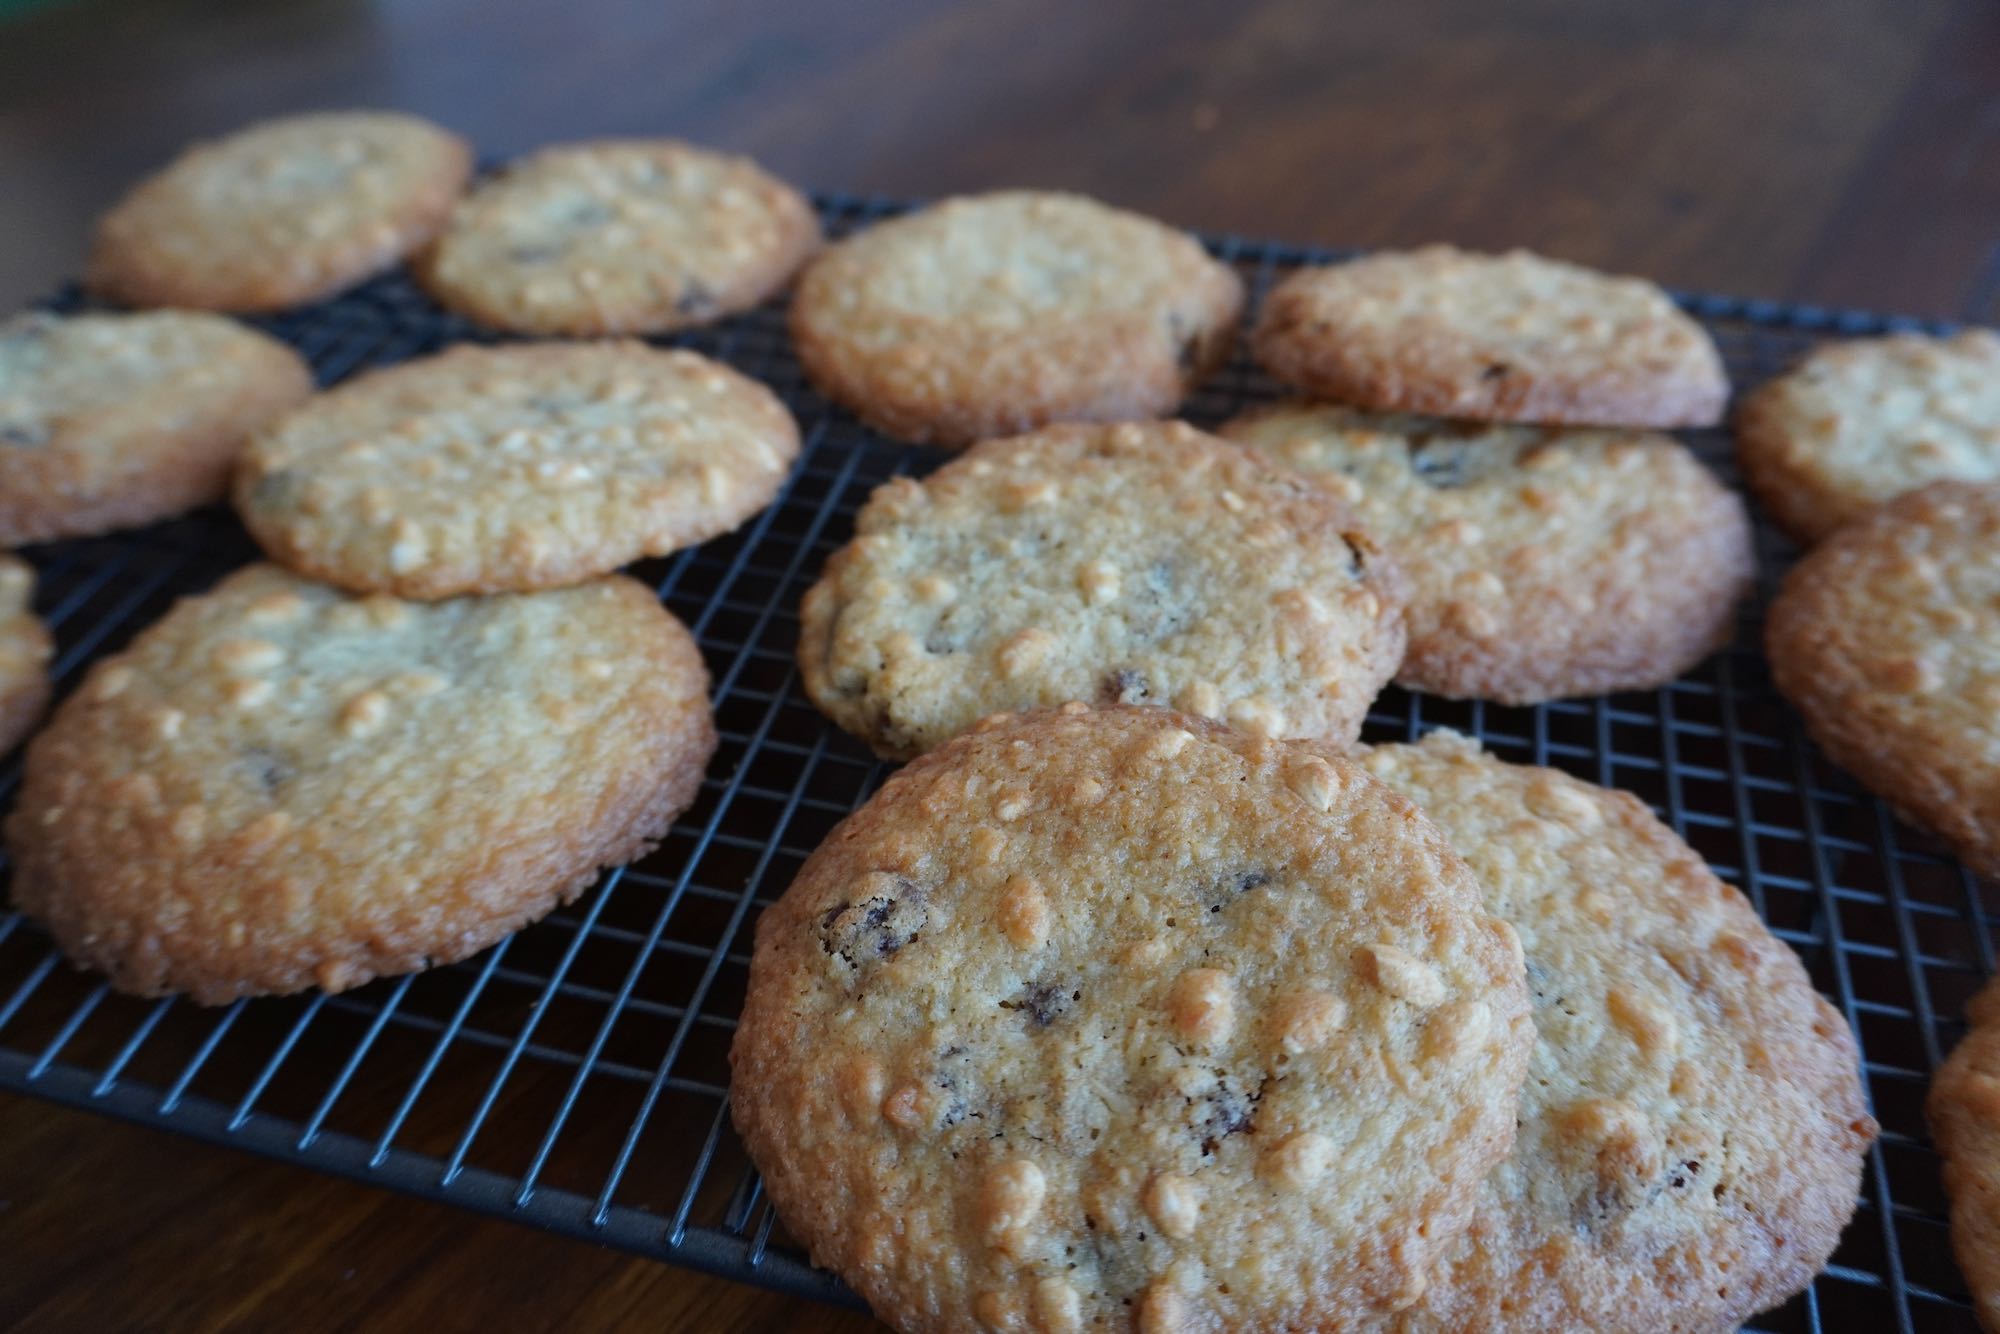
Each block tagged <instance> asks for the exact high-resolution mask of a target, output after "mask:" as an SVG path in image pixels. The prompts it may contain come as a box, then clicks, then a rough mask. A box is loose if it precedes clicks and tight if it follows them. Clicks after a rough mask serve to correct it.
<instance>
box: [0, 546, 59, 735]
mask: <svg viewBox="0 0 2000 1334" xmlns="http://www.w3.org/2000/svg"><path fill="white" fill-rule="evenodd" d="M34 593H35V571H34V569H33V568H32V567H30V566H29V564H28V563H27V562H26V561H24V560H17V559H16V558H14V557H13V556H5V555H0V754H5V753H6V752H7V751H10V750H12V749H14V747H15V746H16V745H17V744H18V743H19V742H20V741H21V739H22V738H23V737H25V736H27V735H28V730H29V729H30V728H32V727H33V726H34V725H35V721H36V720H37V719H38V718H40V717H41V716H42V710H43V709H44V708H46V707H48V702H49V658H50V656H51V655H52V654H53V653H54V652H55V641H54V640H53V639H51V638H49V632H48V630H47V629H46V628H44V626H43V625H42V623H41V622H40V621H39V620H37V619H36V618H35V613H34V612H33V610H31V603H32V601H33V599H34Z"/></svg>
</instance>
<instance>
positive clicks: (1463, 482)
mask: <svg viewBox="0 0 2000 1334" xmlns="http://www.w3.org/2000/svg"><path fill="white" fill-rule="evenodd" d="M1222 434H1223V435H1224V436H1227V437H1229V438H1231V439H1234V440H1238V441H1241V442H1242V443H1244V444H1247V445H1249V446H1251V447H1252V448H1254V449H1256V450H1257V451H1258V452H1260V453H1262V454H1263V455H1265V456H1266V457H1268V458H1270V459H1272V460H1273V461H1275V462H1278V463H1282V464H1284V465H1286V466H1288V467H1292V468H1296V469H1298V470H1299V471H1300V472H1303V473H1305V474H1307V475H1308V476H1310V477H1312V478H1314V479H1316V480H1318V481H1319V482H1321V483H1322V484H1324V485H1325V486H1327V487H1328V488H1329V489H1331V490H1332V491H1333V492H1334V493H1335V494H1336V495H1338V496H1339V497H1340V498H1341V499H1343V500H1345V501H1346V502H1348V503H1349V504H1350V505H1352V506H1353V507H1354V512H1355V515H1356V517H1357V518H1359V519H1360V520H1361V522H1362V523H1364V524H1366V525H1367V527H1368V530H1369V531H1370V532H1372V533H1374V534H1375V535H1376V536H1377V537H1379V538H1380V539H1381V541H1382V544H1383V545H1384V546H1385V547H1387V548H1388V549H1389V552H1390V554H1392V555H1393V556H1394V557H1395V558H1396V562H1397V564H1399V565H1400V566H1401V567H1402V569H1403V572H1404V573H1405V574H1406V575H1408V576H1409V581H1410V607H1409V612H1408V621H1409V635H1410V647H1409V652H1408V654H1407V655H1406V656H1405V657H1404V659H1403V665H1402V667H1401V668H1399V669H1398V671H1397V673H1396V679H1397V681H1398V682H1400V683H1401V684H1403V685H1405V686H1408V687H1410V688H1411V689H1414V690H1424V691H1429V692H1432V693H1435V694H1440V695H1449V696H1452V697H1454V698H1458V699H1467V698H1471V699H1491V700H1498V701H1500V702H1501V703H1504V704H1535V703H1539V702H1541V701H1543V700H1547V699H1557V698H1561V697H1563V696H1566V695H1598V694H1604V693H1607V692H1609V691H1613V690H1637V689H1641V688H1645V687H1650V686H1656V685H1660V684H1663V683H1665V682H1667V681H1670V680H1672V679H1673V678H1674V677H1676V676H1678V675H1680V674H1681V673H1682V672H1684V671H1686V670H1687V669H1688V668H1690V667H1692V666H1694V664H1695V663H1697V662H1699V661H1700V660H1701V659H1702V658H1704V657H1706V656H1707V655H1708V654H1709V653H1710V652H1712V651H1713V650H1714V649H1715V648H1716V647H1717V646H1718V645H1720V644H1723V643H1725V642H1727V641H1728V639H1729V637H1730V635H1731V634H1732V632H1733V631H1734V630H1735V626H1736V605H1737V603H1738V602H1739V601H1741V599H1742V597H1743V595H1744V594H1745V593H1746V592H1747V591H1748V590H1749V586H1750V582H1751V579H1752V577H1753V575H1754V573H1755V564H1754V561H1753V557H1752V552H1751V538H1750V521H1749V517H1748V516H1747V515H1746V514H1745V513H1744V509H1743V502H1742V501H1741V500H1739V499H1738V498H1737V496H1736V494H1735V493H1734V492H1732V491H1730V490H1729V489H1728V488H1726V487H1724V486H1723V485H1722V484H1721V483H1720V482H1718V481H1717V480H1716V479H1715V476H1714V475H1713V474H1712V473H1710V472H1709V471H1708V469H1707V468H1705V467H1703V466H1702V465H1701V462H1700V461H1699V460H1697V459H1696V458H1695V457H1694V455H1693V454H1691V453H1689V452H1688V450H1687V449H1686V448H1685V447H1684V446H1682V445H1681V444H1680V443H1678V442H1677V441H1675V440H1673V439H1671V438H1669V437H1667V436H1663V435H1655V434H1651V433H1646V432H1639V431H1602V430H1584V429H1567V430H1564V429H1554V428H1541V427H1533V426H1494V425H1485V424H1480V423H1475V422H1453V421H1446V420H1443V419H1441V418H1434V417H1410V416H1403V415H1396V414H1378V413H1368V412H1362V411H1360V410H1358V409H1355V408H1344V407H1338V406H1335V405H1332V404H1311V403H1286V404H1279V405H1276V406H1272V407H1268V408H1264V409H1260V410H1257V411H1253V412H1250V413H1247V414H1245V415H1244V416H1242V417H1239V418H1237V419H1236V420H1235V421H1232V422H1230V423H1228V424H1227V425H1225V426H1224V427H1223V428H1222Z"/></svg>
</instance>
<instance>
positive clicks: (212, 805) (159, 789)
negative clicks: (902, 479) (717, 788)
mask: <svg viewBox="0 0 2000 1334" xmlns="http://www.w3.org/2000/svg"><path fill="white" fill-rule="evenodd" d="M707 687H708V676H707V672H706V671H705V670H704V668H703V666H702V661H701V654H700V652H699V651H698V650H697V649H696V648H695V645H694V641H693V639H691V638H690V637H689V635H688V633H687V631H686V630H684V629H682V628H681V625H680V623H679V622H678V621H676V620H674V619H673V617H671V616H669V615H668V614H667V612H666V611H665V609H664V608H662V607H661V606H660V604H659V602H658V601H657V600H656V599H655V598H654V597H653V595H652V593H651V591H650V590H648V589H647V588H646V587H645V586H644V585H642V584H639V583H637V582H635V581H633V580H630V579H625V578H610V579H601V580H598V581H596V582H594V583H589V584H584V585H581V586H579V587H576V588H569V589H563V590H560V591H557V592H551V593H533V594H502V595H497V596H494V597H489V598H460V599H456V600H454V601H450V602H439V603H410V602H401V601H398V600H397V599H395V598H391V597H386V596H381V595H377V596H373V597H368V598H352V597H349V596H347V595H345V594H342V593H339V592H336V591H335V590H333V589H331V588H328V587H326V586H324V585H322V584H314V583H308V582H307V581H305V580H303V579H299V578H297V577H296V576H294V575H290V574H287V573H285V572H284V571H282V570H279V569H278V568H277V567H275V566H270V565H255V566H251V567H250V568H248V569H245V570H241V571H239V572H237V573H236V574H234V575H231V576H230V577H229V578H228V579H226V580H224V581H223V582H222V584H221V585H219V586H218V587H217V588H216V589H215V590H214V591H213V592H210V593H206V594H203V595H201V596H198V597H192V598H186V599H184V600H182V601H181V602H180V603H178V604H176V606H175V607H174V609H173V610H172V611H170V612H169V613H168V614H167V616H166V617H165V619H163V620H161V621H160V622H159V623H157V624H156V625H154V626H152V627H151V628H149V629H147V630H145V631H144V632H142V633H141V634H140V635H139V637H138V638H137V639H136V640H134V641H133V643H132V646H131V647H130V648H128V649H126V650H125V651H124V652H122V653H118V654H114V655H112V656H111V657H109V658H105V659H103V660H101V661H99V662H98V663H97V664H96V665H95V666H94V667H93V668H92V669H91V671H90V674H89V676H88V677H87V678H86V679H85V681H84V683H83V684H82V686H81V687H79V688H78V690H77V692H76V693H75V694H74V695H72V696H70V698H69V699H68V700H66V701H65V702H64V703H63V705H62V707H61V708H60V709H58V710H57V712H56V716H55V718H54V720H53V721H52V722H51V723H50V724H49V726H48V727H47V729H45V730H44V731H43V732H42V734H41V735H40V736H38V737H36V738H35V740H34V742H33V743H32V744H30V746H29V747H28V761H27V768H26V771H25V775H24V777H23V780H22V785H21V793H20V799H19V801H18V803H17V804H16V806H15V809H14V813H13V815H12V816H11V818H10V819H9V820H8V822H7V831H6V832H7V845H8V847H9V849H10V850H11V852H12V853H13V857H14V866H15V872H14V899H15V902H16V903H17V904H18V905H19V906H20V907H21V908H22V909H23V910H24V911H26V912H27V913H28V914H30V915H31V916H33V917H35V918H37V919H38V920H40V921H41V922H43V923H44V924H45V925H46V926H48V928H49V929H50V931H51V932H53V933H54V935H55V937H56V939H57V941H58V942H59V943H60V944H61V945H62V947H63V949H64V950H65V952H67V953H68V954H69V956H70V957H71V958H72V959H74V960H76V961H77V962H78V963H80V964H84V965H88V966H90V967H92V968H97V969H101V970H102V971H104V972H105V973H107V974H108V975H109V976H110V978H111V980H112V983H113V985H115V986H117V987H118V988H119V989H120V990H123V991H129V992H133V993H136V994H139V995H148V996H156V995H164V994H167V993H170V992H182V991H184V992H187V993H188V994H190V995H191V996H192V997H193V998H194V999H195V1000H196V1001H198V1002H201V1003H203V1004H216V1003H220V1002H223V1001H228V1000H233V999H235V998H236V997H238V996H250V995H259V994H264V993H285V992H292V991H298V990H300V989H302V988H305V987H310V986H315V985H316V986H320V987H323V988H325V989H326V990H328V991H344V990H346V989H347V988H349V987H355V986H359V985H361V984H362V983H363V982H366V981H368V980H369V979H370V978H374V977H381V976H385V975H389V974H394V973H406V972H411V971H413V970H416V969H420V968H427V967H431V966H433V965H436V964H443V963H449V962H452V961H453V960H456V959H461V958H464V957H465V956H467V955H469V954H472V953H474V952H476V951H478V950H481V949H484V948H485V947H486V946H488V945H491V944H492V943H493V942H495V941H496V940H499V939H500V938H501V937H503V936H505V935H507V934H508V933H509V932H512V931H514V930H517V929H518V928H520V927H522V926H525V925H527V924H528V923H529V922H532V921H535V920H536V919H538V918H540V917H541V916H543V915H544V914H545V913H547V912H548V911H549V910H550V909H552V908H554V907H555V906H556V905H557V904H559V903H565V902H568V901H569V900H570V899H573V898H575V897H576V896H577V895H578V894H579V893H581V892H582V891H583V889H584V888H585V887H586V886H588V885H589V884H590V883H591V882H592V881H593V880H595V879H596V877H597V872H598V868H600V867H603V866H610V865H615V864H617V863H620V862H624V861H628V860H630V859H631V858H633V857H637V856H640V855H642V854H643V853H644V852H645V851H647V850H648V849H650V848H651V847H652V846H653V845H654V844H655V843H656V842H658V840H659V839H660V838H661V837H662V836H663V835H664V834H665V833H666V830H667V826H668V824H669V823H670V822H671V821H672V819H673V817H674V815H675V814H677V813H678V812H679V811H681V810H682V809H683V808H685V807H686V806H687V804H688V802H689V801H691V800H692V799H693V797H694V794H695V791H696V790H697V788H698V787H699V786H700V783H701V775H702V770H703V767H704V766H705V765H706V764H707V761H708V757H709V754H710V753H711V752H712V751H713V749H714V747H715V730H714V725H713V723H712V722H711V721H710V718H709V709H708V697H707Z"/></svg>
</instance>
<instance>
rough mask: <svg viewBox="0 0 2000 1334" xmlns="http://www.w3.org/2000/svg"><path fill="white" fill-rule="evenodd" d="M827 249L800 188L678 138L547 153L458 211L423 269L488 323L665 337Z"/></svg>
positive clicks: (449, 299)
mask: <svg viewBox="0 0 2000 1334" xmlns="http://www.w3.org/2000/svg"><path fill="white" fill-rule="evenodd" d="M818 245H819V218H818V216H817V215H816V214H814V212H813V209H812V205H811V204H810V203H808V202H807V201H806V198H805V197H804V196H803V195H801V194H800V193H799V192H798V191H796V190H794V189H792V187H790V186H789V185H786V184H785V183H784V182H783V181H780V180H778V179H777V178H776V177H774V176H772V175H770V174H769V173H768V172H766V171H764V170H763V169H762V168H760V167H759V166H757V164H756V163H754V162H752V161H750V160H749V159H748V158H740V157H728V156H725V155H723V154H721V153H712V152H709V151H707V150H705V149H701V148H696V147H695V146H693V145H692V144H684V143H680V142H678V141H676V140H672V139H617V140H601V141H598V142H594V143H584V144H565V145H562V146H560V147H557V148H546V149H543V150H542V151H541V152H539V153H533V154H530V155H529V156H527V157H525V158H522V159H521V160H519V161H518V162H513V163H510V164H508V166H507V167H506V168H505V169H504V170H502V171H501V172H500V173H499V174H498V175H496V176H494V177H493V178H492V179H491V180H488V181H485V182H483V183H481V184H480V185H479V186H478V188H476V189H475V190H473V192H472V193H471V195H469V196H468V197H467V198H466V199H465V200H464V201H463V202H461V203H460V204H459V206H458V207H457V208H456V209H454V210H453V211H452V215H451V222H450V224H449V225H448V226H447V227H446V228H445V229H444V232H443V234H442V235H440V236H439V237H438V239H437V241H436V243H435V244H434V245H432V246H431V247H430V249H429V250H427V251H426V252H425V253H424V254H423V255H422V256H420V257H419V259H418V261H417V263H416V265H415V270H416V274H417V277H418V279H419V280H420V281H421V282H422V283H423V284H424V286H425V287H426V288H428V289H429V290H430V292H431V295H433V296H435V297H436V298H437V299H438V300H439V301H441V302H443V303H444V304H445V305H446V306H449V307H450V308H451V309H453V310H455V311H458V312H459V313H460V314H462V315H465V316H467V317H469V318H471V319H474V320H477V321H479V322H480V323H482V324H487V325H491V326H493V327H494V328H499V329H509V330H513V331H515V332H518V333H528V334H568V335H575V336H589V335H602V334H638V333H645V334H657V333H666V332H669V331H671V330H674V329H684V328H687V327H688V326H690V325H695V324H707V323H709V322H711V321H713V320H717V319H720V318H722V317H723V316H725V315H731V314H734V313H736V312H737V311H741V310H748V309H749V308H750V307H752V306H754V305H756V304H757V303H759V302H760V301H763V300H764V299H765V298H766V297H768V296H770V295H771V294H772V293H774V292H776V291H777V290H778V289H779V288H780V287H782V286H784V284H785V283H786V282H787V281H789V280H790V278H791V276H792V274H793V273H794V272H795V271H797V269H798V267H799V265H800V264H802V263H804V262H805V259H806V257H807V256H808V255H810V254H811V253H812V252H813V251H814V250H815V249H816V248H817V247H818Z"/></svg>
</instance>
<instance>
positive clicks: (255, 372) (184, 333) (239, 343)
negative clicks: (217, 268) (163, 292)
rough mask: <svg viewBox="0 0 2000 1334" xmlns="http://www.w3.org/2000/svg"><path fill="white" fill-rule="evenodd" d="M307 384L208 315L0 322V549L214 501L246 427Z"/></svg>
mask: <svg viewBox="0 0 2000 1334" xmlns="http://www.w3.org/2000/svg"><path fill="white" fill-rule="evenodd" d="M312 387H313V379H312V372H311V371H310V370H308V369H307V367H306V364H305V362H304V361H302V360H300V359H299V356H298V354H297V353H295V352H293V351H292V350H291V349H290V348H289V347H287V346H285V345H284V344H283V343H281V342H279V341H278V340H277V339H275V338H268V337H266V336H265V335H263V334H261V333H258V332H256V331H255V330H253V329H249V328H245V327H244V326H243V325H240V324H237V323H236V322H235V321H233V320H228V319H225V318H223V317H222V316H219V315H205V314H200V313H196V312H193V311H149V312H146V313H143V314H136V315H102V314H91V315H52V314H42V313H36V314H29V315H19V316H16V317H14V318H13V319H10V320H5V321H0V546H22V545H25V544H27V543H30V542H47V541H52V540H54V539H56V538H61V537H82V536H91V535H95V534H98V533H105V532H109V531H111V530H113V529H116V528H127V527H132V526H135V525H138V524H145V523H151V522H153V521H154V520H156V519H164V518H168V517H171V516H173V515H175V514H180V513H182V512H184V511H186V510H190V509H193V508H195V507H196V506H199V505H205V504H208V503H209V502H210V501H215V500H220V499H222V498H223V496H225V495H226V494H228V490H229V474H230V469H231V467H232V466H234V464H235V462H236V458H237V455H238V454H239V453H241V451H242V448H243V442H244V440H245V439H246V438H247V437H248V436H249V434H250V433H251V431H253V430H255V429H256V428H257V427H259V426H261V425H263V424H264V423H265V422H267V421H269V420H270V419H271V418H272V417H274V416H276V415H277V414H279V413H281V412H283V411H285V410H286V409H288V408H291V407H293V406H295V405H297V404H298V403H300V402H301V401H303V400H304V399H305V398H306V396H307V395H309V394H310V393H311V392H312Z"/></svg>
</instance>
